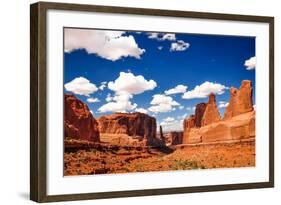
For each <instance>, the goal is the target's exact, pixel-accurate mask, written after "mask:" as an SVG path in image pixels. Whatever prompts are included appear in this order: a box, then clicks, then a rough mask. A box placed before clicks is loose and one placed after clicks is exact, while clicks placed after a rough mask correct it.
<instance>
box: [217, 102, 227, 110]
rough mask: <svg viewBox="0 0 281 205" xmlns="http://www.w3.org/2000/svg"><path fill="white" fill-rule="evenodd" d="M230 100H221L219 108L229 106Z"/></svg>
mask: <svg viewBox="0 0 281 205" xmlns="http://www.w3.org/2000/svg"><path fill="white" fill-rule="evenodd" d="M228 104H229V103H228V102H225V101H219V105H218V106H219V108H225V107H227V106H228Z"/></svg>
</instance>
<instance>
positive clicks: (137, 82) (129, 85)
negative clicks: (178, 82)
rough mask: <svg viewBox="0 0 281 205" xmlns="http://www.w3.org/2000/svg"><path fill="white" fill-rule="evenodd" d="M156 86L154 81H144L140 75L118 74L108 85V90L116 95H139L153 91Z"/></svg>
mask: <svg viewBox="0 0 281 205" xmlns="http://www.w3.org/2000/svg"><path fill="white" fill-rule="evenodd" d="M156 86H157V83H156V82H155V81H154V80H146V79H144V77H143V76H142V75H138V76H135V75H134V74H133V73H125V72H120V75H119V77H118V78H117V79H116V80H115V81H114V82H112V81H111V82H109V83H108V88H109V89H110V90H113V91H115V92H116V93H117V94H122V93H129V94H132V95H136V94H141V93H143V92H144V91H147V90H153V89H154V88H155V87H156Z"/></svg>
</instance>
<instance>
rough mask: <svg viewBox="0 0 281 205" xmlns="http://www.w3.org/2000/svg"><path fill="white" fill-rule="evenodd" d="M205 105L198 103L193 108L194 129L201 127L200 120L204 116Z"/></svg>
mask: <svg viewBox="0 0 281 205" xmlns="http://www.w3.org/2000/svg"><path fill="white" fill-rule="evenodd" d="M206 107H207V104H206V103H199V104H197V105H196V108H195V125H196V127H201V124H202V118H203V116H204V113H205V110H206Z"/></svg>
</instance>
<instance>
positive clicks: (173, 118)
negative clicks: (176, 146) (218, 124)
mask: <svg viewBox="0 0 281 205" xmlns="http://www.w3.org/2000/svg"><path fill="white" fill-rule="evenodd" d="M64 35H65V36H64V38H65V44H64V89H65V92H66V93H73V94H75V95H76V96H77V97H78V98H79V99H81V100H82V101H83V102H85V103H87V105H88V106H89V108H90V110H91V111H92V112H93V115H94V116H95V117H99V116H101V115H106V114H110V113H113V112H118V111H121V112H134V111H141V112H145V113H148V114H149V115H151V116H154V117H156V119H157V122H158V126H159V124H161V125H163V128H164V130H166V131H168V130H179V129H182V120H183V118H184V117H188V116H189V115H190V114H192V113H194V110H193V108H194V106H195V105H196V104H197V103H200V102H207V100H208V97H207V96H208V94H210V92H214V93H215V94H216V97H217V104H218V106H219V111H220V113H221V115H222V116H223V113H224V110H225V106H226V105H227V104H226V103H227V102H228V101H229V90H228V89H229V87H231V86H233V87H236V88H239V87H240V83H241V81H242V80H245V79H247V80H251V81H252V82H253V87H254V92H253V93H255V86H254V85H255V63H256V59H255V38H253V37H239V36H218V35H200V34H181V33H155V32H125V31H108V30H94V29H91V30H88V29H70V28H66V29H65V31H64ZM253 100H254V99H253ZM254 102H255V100H254Z"/></svg>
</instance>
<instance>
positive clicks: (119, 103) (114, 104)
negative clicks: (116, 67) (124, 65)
mask: <svg viewBox="0 0 281 205" xmlns="http://www.w3.org/2000/svg"><path fill="white" fill-rule="evenodd" d="M156 86H157V83H156V82H155V81H154V80H146V79H145V78H144V77H143V76H142V75H138V76H135V75H134V74H133V73H125V72H120V74H119V77H118V78H117V79H116V80H115V81H114V82H113V81H110V82H109V83H108V89H110V90H112V91H114V92H115V96H111V95H108V96H107V98H106V101H107V102H108V103H107V104H105V105H103V106H101V107H100V108H99V112H126V111H131V110H133V109H135V108H136V107H137V104H135V103H134V104H132V102H131V99H132V98H133V96H134V95H138V94H141V93H143V92H145V91H148V90H153V89H154V88H155V87H156Z"/></svg>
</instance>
